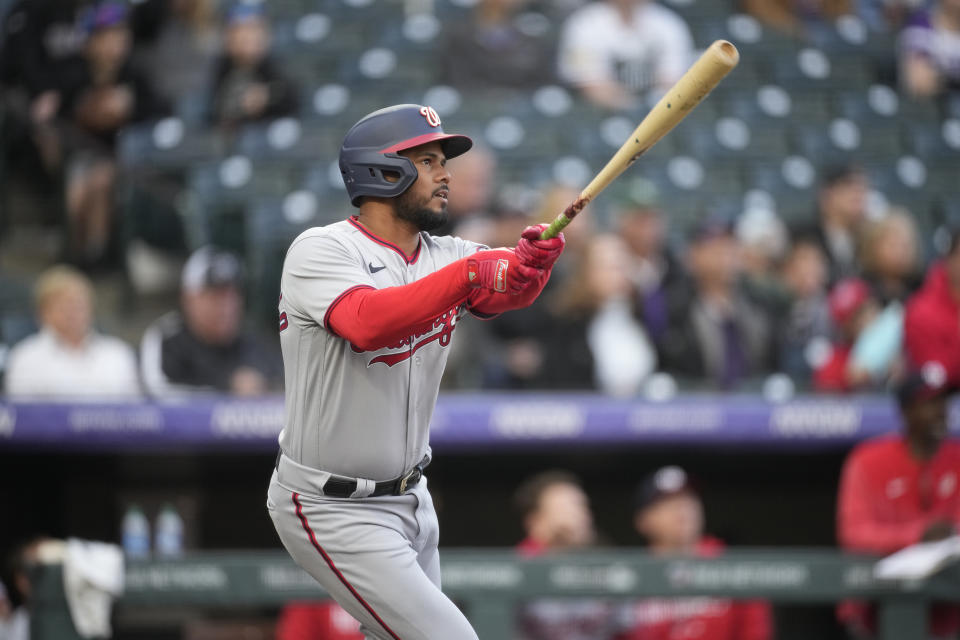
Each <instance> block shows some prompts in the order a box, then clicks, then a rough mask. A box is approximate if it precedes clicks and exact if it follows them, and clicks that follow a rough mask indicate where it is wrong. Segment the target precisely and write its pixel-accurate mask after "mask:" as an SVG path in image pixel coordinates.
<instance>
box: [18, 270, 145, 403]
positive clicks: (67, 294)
mask: <svg viewBox="0 0 960 640" xmlns="http://www.w3.org/2000/svg"><path fill="white" fill-rule="evenodd" d="M35 298H36V308H37V316H38V321H39V324H40V331H39V332H37V333H35V334H33V335H31V336H28V337H27V338H24V339H23V340H22V341H20V342H19V343H17V344H16V345H15V346H14V347H13V349H12V350H11V351H10V357H9V360H8V366H7V373H6V378H5V383H6V393H7V395H8V396H10V397H17V398H42V399H65V400H104V399H130V398H136V397H138V396H139V395H140V385H139V381H138V377H137V363H136V358H135V355H134V352H133V349H132V348H131V347H130V346H129V345H127V344H125V343H124V342H123V341H121V340H119V339H117V338H113V337H110V336H105V335H102V334H99V333H97V332H96V331H95V330H94V329H93V287H92V285H91V284H90V281H89V280H88V279H87V277H86V276H84V275H83V274H82V273H80V272H79V271H77V270H76V269H73V268H71V267H66V266H55V267H52V268H50V269H48V270H47V271H45V272H44V273H43V274H42V275H41V276H40V279H39V281H38V282H37V286H36V290H35Z"/></svg>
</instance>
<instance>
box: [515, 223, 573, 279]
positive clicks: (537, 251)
mask: <svg viewBox="0 0 960 640" xmlns="http://www.w3.org/2000/svg"><path fill="white" fill-rule="evenodd" d="M548 226H550V225H547V224H535V225H533V226H531V227H527V228H526V229H524V230H523V233H521V234H520V241H519V242H518V243H517V249H516V251H517V257H519V258H520V262H521V263H523V264H525V265H527V266H528V267H535V268H537V269H544V270H549V269H550V268H552V267H553V263H554V262H556V261H557V258H559V257H560V254H561V253H563V247H564V245H565V244H566V240H564V238H563V234H562V233H561V234H559V235H557V237H556V238H550V239H549V240H541V239H540V234H541V233H543V230H544V229H546V228H547V227H548Z"/></svg>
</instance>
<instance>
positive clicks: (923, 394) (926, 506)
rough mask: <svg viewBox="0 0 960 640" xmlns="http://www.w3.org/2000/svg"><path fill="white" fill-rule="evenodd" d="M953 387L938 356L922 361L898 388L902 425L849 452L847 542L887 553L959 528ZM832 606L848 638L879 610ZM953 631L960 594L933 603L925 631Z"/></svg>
mask: <svg viewBox="0 0 960 640" xmlns="http://www.w3.org/2000/svg"><path fill="white" fill-rule="evenodd" d="M955 391H956V388H955V387H953V386H952V385H951V383H950V382H949V379H948V377H947V373H946V371H945V369H944V367H943V366H942V365H941V364H940V363H938V362H929V363H927V364H925V365H924V366H922V367H921V368H920V369H919V370H918V371H916V372H913V373H912V374H911V375H909V376H907V378H906V379H905V380H904V382H903V383H901V385H900V386H899V388H898V390H897V401H898V403H899V407H900V413H901V415H902V417H903V430H902V432H901V433H899V434H890V435H885V436H880V437H877V438H874V439H871V440H868V441H866V442H862V443H860V444H859V445H857V446H856V447H855V448H854V449H853V451H851V452H850V455H849V456H848V457H847V460H846V462H845V463H844V467H843V475H842V477H841V480H840V494H839V497H838V500H837V537H838V538H839V542H840V545H841V546H842V547H843V548H844V549H846V550H848V551H854V552H860V553H871V554H882V555H887V554H891V553H893V552H895V551H899V550H900V549H903V548H904V547H908V546H910V545H913V544H916V543H918V542H928V541H934V540H941V539H944V538H948V537H950V536H952V535H956V533H957V530H958V528H960V486H958V481H960V442H958V441H956V440H955V439H949V438H948V426H947V401H948V399H949V398H950V396H951V395H953V394H954V393H955ZM837 613H838V617H839V618H840V620H841V622H843V624H844V625H845V626H846V628H847V630H848V631H849V633H850V636H851V637H852V638H856V639H858V640H859V639H861V638H873V637H875V635H876V615H875V613H876V612H875V610H874V609H873V608H872V607H871V606H869V605H868V604H866V603H863V602H854V601H849V602H845V603H843V604H841V605H840V607H839V608H838V611H837ZM958 632H960V602H953V603H951V604H938V605H934V607H933V609H932V611H931V612H930V629H929V633H930V637H931V638H935V639H937V640H942V639H947V638H957V637H958Z"/></svg>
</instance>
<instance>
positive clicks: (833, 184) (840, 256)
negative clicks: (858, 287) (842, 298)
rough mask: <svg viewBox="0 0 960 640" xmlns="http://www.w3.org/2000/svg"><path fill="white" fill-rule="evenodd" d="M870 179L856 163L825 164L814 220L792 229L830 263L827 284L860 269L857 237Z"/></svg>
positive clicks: (795, 234)
mask: <svg viewBox="0 0 960 640" xmlns="http://www.w3.org/2000/svg"><path fill="white" fill-rule="evenodd" d="M869 188H870V183H869V181H868V179H867V174H866V173H864V171H863V169H861V168H860V167H858V166H856V165H838V166H832V167H828V168H827V169H826V171H825V172H824V175H823V180H822V182H821V185H820V190H819V192H818V194H817V211H816V214H815V217H816V219H815V221H814V222H812V223H811V224H809V225H806V226H801V227H798V228H797V229H794V230H793V231H792V233H791V236H792V237H793V238H794V239H811V240H813V241H814V242H816V243H817V244H819V245H820V248H821V250H823V253H824V255H826V256H827V260H828V262H829V265H830V284H831V285H832V284H834V283H836V282H837V281H838V280H840V279H842V278H847V277H851V276H855V275H859V273H860V265H859V263H858V259H857V257H858V256H857V252H858V246H857V242H858V237H859V235H860V228H861V225H862V224H863V220H864V217H865V215H866V208H867V193H868V191H869Z"/></svg>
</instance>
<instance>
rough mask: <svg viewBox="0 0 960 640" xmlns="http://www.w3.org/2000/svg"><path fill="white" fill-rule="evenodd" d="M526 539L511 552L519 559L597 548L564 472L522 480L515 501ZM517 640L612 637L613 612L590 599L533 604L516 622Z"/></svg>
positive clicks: (574, 482) (582, 499) (572, 481)
mask: <svg viewBox="0 0 960 640" xmlns="http://www.w3.org/2000/svg"><path fill="white" fill-rule="evenodd" d="M514 505H515V506H516V508H517V510H518V511H519V513H520V518H521V524H522V526H523V530H524V532H525V533H526V537H525V538H524V539H523V540H522V541H521V542H520V543H519V544H517V546H516V550H517V553H518V554H519V555H520V556H521V557H524V558H531V557H536V556H542V555H547V554H559V553H569V552H576V551H578V550H583V549H587V548H589V547H592V546H593V545H594V544H595V543H596V539H597V534H596V531H595V530H594V527H593V515H592V513H591V512H590V501H589V499H588V498H587V494H586V493H585V492H584V490H583V487H582V486H581V485H580V480H579V479H578V478H577V477H576V476H575V475H573V474H571V473H569V472H567V471H560V470H555V471H544V472H541V473H538V474H536V475H534V476H531V477H530V478H528V479H526V480H525V481H524V482H523V483H522V484H521V485H520V486H519V488H518V489H517V491H516V493H515V495H514ZM517 626H518V630H519V638H520V639H521V640H606V639H608V638H610V637H611V634H612V633H613V629H614V627H613V611H612V606H611V605H610V604H609V603H607V602H604V601H601V600H596V599H593V598H577V599H572V598H564V599H556V598H538V599H536V600H532V601H530V602H526V603H524V605H523V606H522V607H520V608H519V611H518V616H517Z"/></svg>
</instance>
